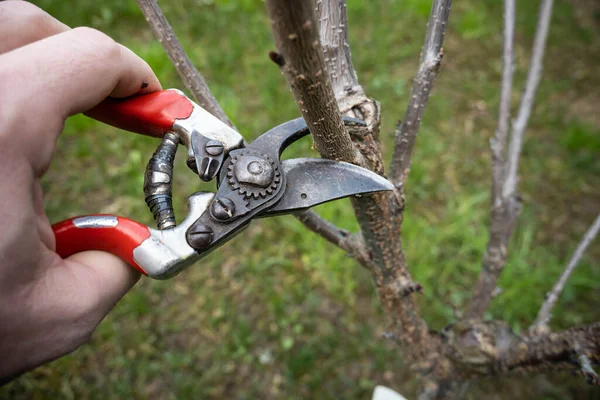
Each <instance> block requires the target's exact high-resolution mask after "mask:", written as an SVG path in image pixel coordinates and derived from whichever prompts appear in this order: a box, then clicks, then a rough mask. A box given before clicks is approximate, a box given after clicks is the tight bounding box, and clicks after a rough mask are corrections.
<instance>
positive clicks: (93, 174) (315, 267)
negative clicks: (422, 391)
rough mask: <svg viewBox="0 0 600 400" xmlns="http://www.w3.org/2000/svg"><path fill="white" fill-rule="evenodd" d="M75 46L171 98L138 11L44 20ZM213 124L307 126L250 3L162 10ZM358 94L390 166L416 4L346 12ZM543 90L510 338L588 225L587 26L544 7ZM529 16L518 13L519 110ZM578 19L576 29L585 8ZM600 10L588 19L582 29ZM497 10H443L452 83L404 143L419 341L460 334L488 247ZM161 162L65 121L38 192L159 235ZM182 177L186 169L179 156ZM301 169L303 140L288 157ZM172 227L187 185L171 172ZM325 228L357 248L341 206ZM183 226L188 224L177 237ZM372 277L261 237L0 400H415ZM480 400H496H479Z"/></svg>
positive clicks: (599, 188) (591, 25)
mask: <svg viewBox="0 0 600 400" xmlns="http://www.w3.org/2000/svg"><path fill="white" fill-rule="evenodd" d="M34 3H36V4H38V5H40V6H41V7H42V8H44V9H45V10H47V11H48V12H49V13H51V14H52V15H54V16H55V17H57V18H58V19H60V20H62V21H63V22H65V23H67V24H69V25H71V26H79V25H88V26H92V27H95V28H97V29H100V30H102V31H104V32H106V33H107V34H109V35H111V36H112V37H113V38H115V39H116V40H118V41H120V42H122V43H123V44H125V45H126V46H128V47H130V48H131V49H132V50H133V51H135V52H136V53H137V54H139V55H140V56H141V57H143V58H144V59H145V60H147V61H148V63H149V64H150V65H151V66H152V68H153V69H154V70H155V72H156V73H157V75H158V76H159V78H160V80H161V81H162V84H163V87H165V88H167V87H178V88H183V85H182V84H181V82H180V81H179V80H178V77H177V74H176V72H175V70H174V68H173V67H172V66H171V64H170V63H169V61H168V59H167V57H166V55H165V53H164V52H163V50H162V47H161V46H160V44H159V43H158V42H157V41H155V40H154V39H153V37H152V34H151V32H150V30H149V29H148V27H147V26H146V25H145V21H144V18H143V17H142V15H141V13H140V12H139V10H138V8H137V6H136V3H135V1H133V0H127V1H124V0H123V1H120V0H105V1H102V2H98V1H92V0H82V1H76V2H75V1H52V0H36V1H34ZM160 3H161V5H162V6H163V9H164V11H165V13H166V15H167V17H168V19H169V20H170V22H171V24H172V25H173V26H174V28H175V31H176V33H177V34H178V35H179V37H180V40H181V41H182V43H183V45H184V47H185V48H186V50H187V51H188V52H189V54H190V56H191V58H192V60H193V61H194V63H195V65H196V66H197V67H198V69H199V70H200V71H201V72H202V73H203V74H204V76H205V78H206V80H207V82H208V83H209V85H210V87H211V89H212V91H213V93H214V95H215V96H216V98H217V99H218V100H219V101H220V103H221V105H222V106H223V108H224V109H225V111H226V113H227V114H228V115H229V116H230V117H231V119H232V120H233V121H234V123H235V124H236V126H237V127H238V128H239V129H240V130H241V132H242V134H244V135H245V136H246V137H247V138H248V139H249V140H250V139H252V138H255V137H256V136H258V135H259V134H261V133H262V132H264V131H266V130H267V129H269V128H271V127H272V126H275V125H277V124H279V123H281V122H284V121H286V120H289V119H293V118H296V117H298V116H299V112H298V110H297V108H296V105H295V103H294V101H293V99H292V96H291V94H290V92H289V90H288V88H287V86H286V83H285V80H284V78H283V77H282V76H281V74H280V72H279V70H278V68H277V66H276V65H274V64H273V63H272V62H271V61H270V60H269V58H268V55H267V54H268V51H269V50H272V49H273V48H274V45H273V41H272V37H271V32H270V27H269V23H268V19H267V17H266V13H265V10H264V5H263V3H262V2H261V1H259V0H238V1H234V0H172V1H162V2H160ZM348 3H349V4H348V13H349V25H350V32H351V33H350V44H351V46H352V49H353V52H352V55H353V59H354V64H355V68H356V69H357V72H358V76H359V80H360V82H361V83H362V85H363V86H364V88H365V90H366V91H367V93H368V94H369V95H370V96H372V97H374V98H376V99H377V100H379V101H380V102H381V104H382V110H383V125H382V131H381V132H382V133H381V137H382V141H383V145H384V149H385V150H386V154H388V155H389V153H390V150H391V148H392V142H393V132H394V127H395V124H396V122H397V120H398V119H399V118H401V117H402V116H403V114H404V107H405V106H406V103H407V97H408V95H409V93H410V88H411V79H412V75H413V74H414V72H415V70H416V65H417V61H418V56H419V50H420V46H421V44H422V41H423V37H424V29H425V24H426V22H427V18H428V15H429V7H430V4H431V1H430V0H403V1H399V0H381V1H377V2H375V1H353V0H349V1H348ZM555 3H556V4H555V11H554V16H553V20H552V27H551V31H550V37H549V45H548V49H547V54H546V58H545V70H544V75H543V79H542V82H541V84H540V88H539V91H538V96H537V100H538V101H537V103H536V106H535V108H534V110H533V115H532V118H531V120H530V124H529V129H528V131H527V136H526V139H525V147H524V151H523V160H522V163H521V167H522V168H521V180H520V189H521V192H522V197H523V200H524V208H523V212H522V215H521V217H520V219H519V223H518V226H517V228H516V233H515V235H514V240H513V241H512V243H511V247H510V249H509V251H510V257H509V263H508V267H507V269H506V271H505V273H504V274H503V276H502V278H501V283H500V285H501V287H502V289H503V293H502V294H501V295H500V296H498V297H497V298H496V299H495V300H494V303H493V305H492V308H491V310H490V313H489V315H488V317H490V318H502V319H505V320H507V321H508V322H509V323H510V324H511V325H512V326H513V328H514V329H515V330H517V331H518V330H522V329H524V328H526V327H527V326H528V324H529V323H530V322H531V321H532V320H533V318H535V315H536V313H537V311H538V309H539V306H540V305H541V302H542V301H543V298H544V293H545V292H547V291H548V290H549V289H550V288H551V287H552V285H553V283H554V281H555V280H556V279H557V277H558V275H559V274H560V272H561V271H562V268H563V265H564V264H565V262H566V261H567V259H568V257H569V256H570V254H571V253H572V252H573V251H574V249H575V246H576V244H577V242H578V240H579V239H580V237H581V236H582V234H583V232H585V230H586V229H587V227H588V226H589V225H590V224H591V222H592V220H593V218H594V217H595V216H596V215H597V214H598V212H599V211H600V117H599V115H600V114H599V113H598V105H599V104H600V76H599V75H598V73H597V69H598V67H597V64H598V60H600V35H599V33H600V19H599V17H598V15H599V14H598V12H599V10H600V8H598V6H596V5H594V3H593V2H591V1H577V0H556V1H555ZM538 4H539V2H538V1H520V2H518V18H517V31H516V44H515V45H516V64H515V66H516V75H515V79H516V82H515V91H514V96H513V104H514V105H517V104H518V99H519V97H520V93H521V88H522V87H523V83H524V79H525V74H526V68H527V65H528V63H529V54H530V48H531V44H532V39H533V35H534V32H535V23H536V18H537V8H538ZM586 7H587V8H586ZM594 10H595V11H594ZM501 15H502V1H500V0H490V1H485V2H482V1H476V0H462V1H458V0H457V1H455V5H454V6H453V10H452V13H451V16H450V25H449V30H448V34H447V37H446V42H445V45H444V63H443V67H442V69H441V72H440V74H439V75H438V79H437V82H436V86H435V89H434V92H433V95H432V98H431V100H430V103H429V106H428V108H427V110H426V113H425V118H424V120H423V126H422V128H421V132H420V136H419V138H418V140H417V148H416V152H415V156H414V161H413V169H412V173H411V175H410V179H409V182H408V183H407V188H406V196H407V211H406V221H405V224H404V228H403V242H404V246H405V250H406V253H407V259H408V262H409V267H410V269H411V272H412V274H413V276H414V277H415V279H416V280H417V281H419V282H420V283H422V284H423V286H424V288H425V293H424V294H423V295H421V298H420V304H421V309H422V313H423V315H424V316H425V317H426V319H427V322H428V323H429V326H430V328H432V329H439V328H442V327H443V326H445V325H446V324H448V323H450V322H452V321H455V320H456V318H457V317H458V316H459V315H460V310H461V309H462V307H463V306H464V305H465V304H466V302H467V301H468V299H469V296H470V293H471V288H472V286H473V283H474V281H475V280H476V278H477V275H478V272H479V270H480V264H481V259H482V254H483V251H484V249H485V245H486V242H487V235H488V232H487V226H488V209H489V207H488V203H489V187H490V175H491V173H490V152H489V146H488V142H489V139H490V138H491V137H492V135H493V132H494V129H495V126H496V116H497V104H498V88H499V81H500V76H501V68H502V64H501V58H500V55H501V50H502V35H501V32H502V18H501ZM156 145H157V142H156V141H155V140H153V139H150V138H146V137H139V136H134V135H132V134H128V133H123V132H120V131H118V130H116V129H114V128H111V127H107V126H105V125H102V124H100V123H97V122H95V121H92V120H90V119H88V118H86V117H83V116H75V117H73V118H71V119H70V120H69V121H68V122H67V124H66V127H65V131H64V133H63V135H62V136H61V137H60V139H59V143H58V151H57V153H56V157H55V161H54V163H53V164H52V167H51V169H50V171H49V172H48V174H47V175H46V176H45V177H44V180H43V184H44V190H45V201H46V210H47V213H48V215H49V217H50V220H51V221H53V222H56V221H59V220H61V219H64V218H66V217H69V216H74V215H78V214H86V213H97V212H102V213H116V214H119V215H124V216H128V217H131V218H135V219H137V220H140V221H143V222H145V223H147V224H149V225H152V222H153V221H152V216H151V214H150V212H149V211H148V210H147V208H146V205H145V203H144V199H143V191H142V184H143V172H144V168H145V163H146V161H147V160H148V158H149V157H150V155H151V154H152V152H153V150H154V148H155V147H156ZM179 153H180V154H179V155H180V156H182V155H183V153H184V152H183V151H180V152H179ZM299 155H302V156H312V157H317V156H318V154H316V153H315V152H314V150H312V149H311V143H310V139H309V138H306V139H304V140H302V141H301V142H300V143H298V144H297V145H296V146H294V148H293V149H290V150H289V151H288V152H287V153H286V156H290V157H294V156H299ZM175 173H176V178H175V183H174V186H175V188H174V190H175V201H176V207H177V211H178V215H179V216H183V215H184V213H185V200H186V198H187V196H188V195H189V194H190V193H192V192H194V191H197V190H200V189H204V190H206V189H212V187H211V186H210V185H206V184H200V182H199V179H198V178H197V177H195V176H194V175H193V174H192V173H191V172H190V171H189V170H187V168H186V166H185V159H184V157H178V160H177V166H176V172H175ZM317 211H318V212H319V213H320V214H321V215H323V216H324V217H326V218H327V219H329V220H331V221H333V222H335V223H336V224H338V225H339V226H342V227H344V228H346V229H350V230H356V229H357V224H356V223H355V221H354V220H353V216H352V209H351V207H350V205H349V203H348V202H347V201H339V202H335V203H332V204H328V205H325V206H320V207H318V208H317ZM180 219H181V218H180ZM599 260H600V247H598V245H596V246H592V248H591V249H590V251H589V252H588V254H587V255H586V256H585V257H584V259H583V260H582V262H581V263H580V265H579V267H578V269H577V270H576V272H575V274H574V276H573V277H572V278H571V280H570V282H569V284H568V286H567V288H566V290H565V292H564V294H563V297H562V298H561V299H560V301H559V304H558V306H557V308H556V310H555V313H554V319H553V327H555V328H557V329H558V328H561V327H567V326H571V325H573V324H582V323H589V322H593V321H596V320H599V319H600V309H599V308H598V307H597V304H598V300H599V296H598V293H599V290H600V265H599ZM385 328H386V324H385V317H384V316H383V315H382V313H381V311H380V308H379V305H378V302H377V298H376V295H375V293H374V290H373V287H372V284H371V280H370V276H369V274H368V273H367V271H365V270H363V269H361V268H360V266H359V265H358V264H357V263H356V262H354V261H353V260H352V259H351V258H349V257H347V256H346V255H345V254H344V253H343V252H342V251H340V250H339V249H337V248H334V247H332V246H331V245H329V244H328V243H326V242H325V241H324V240H323V239H321V238H320V237H318V236H316V235H314V234H313V233H311V232H309V231H308V230H306V229H305V228H304V227H303V226H302V225H301V224H300V223H299V222H298V221H297V220H295V219H294V218H292V217H289V216H286V217H278V218H274V219H269V220H260V221H256V222H255V223H253V225H252V226H251V227H250V228H249V229H248V230H246V231H245V232H244V233H242V234H241V235H239V236H238V237H237V238H236V239H234V240H233V241H232V242H230V243H229V244H227V245H225V246H223V247H221V248H220V249H219V250H217V251H215V252H214V253H212V254H211V255H210V256H209V257H208V258H206V259H205V260H203V261H202V262H200V263H198V264H197V265H195V266H193V267H191V268H190V269H188V270H187V271H185V272H183V273H182V274H181V275H180V276H178V277H176V278H175V279H172V280H170V281H165V282H158V281H151V280H150V279H142V280H141V281H140V282H139V284H138V285H137V286H136V287H135V289H134V290H133V291H132V292H131V293H129V294H128V295H127V296H126V297H125V298H124V300H123V301H121V302H120V303H119V305H118V306H117V307H116V309H115V310H114V312H113V313H111V314H110V315H109V316H108V317H107V318H106V319H105V321H104V322H103V323H102V324H101V325H100V327H99V328H98V330H97V332H96V333H95V334H94V336H93V338H92V340H91V342H90V343H89V344H88V345H86V346H83V347H82V348H80V349H79V350H77V351H76V352H74V353H73V354H71V355H69V356H67V357H65V358H63V359H60V360H58V361H55V362H53V363H50V364H48V365H46V366H43V367H40V368H38V369H37V370H35V371H33V372H31V373H28V374H26V375H24V376H22V377H20V378H18V379H17V380H15V381H14V382H12V383H11V384H9V385H7V386H5V387H3V388H0V398H2V399H4V398H6V399H9V398H10V399H49V398H52V399H75V398H76V399H108V398H115V399H117V398H136V399H137V398H152V399H175V398H194V399H196V398H202V399H222V398H235V399H254V398H260V399H278V398H286V399H308V398H315V399H329V398H344V399H346V398H348V399H369V398H370V393H371V392H372V389H373V387H374V385H376V384H386V385H388V386H391V387H393V388H395V389H396V390H398V391H400V392H402V393H404V394H405V395H408V396H412V395H413V393H414V381H413V380H412V378H411V374H410V373H409V372H408V370H407V367H408V366H407V365H405V364H404V363H403V361H402V358H401V355H400V354H399V353H398V352H397V350H396V349H395V348H394V346H393V345H392V344H390V343H387V342H386V341H385V340H384V339H383V338H382V337H381V334H382V332H384V331H385ZM482 390H485V393H486V394H487V397H488V398H498V399H500V398H502V399H525V398H536V399H548V398H552V399H554V398H556V399H569V398H581V396H587V397H588V398H593V397H594V396H595V398H598V396H600V394H599V392H598V391H597V390H596V391H592V390H590V389H588V388H587V387H586V385H585V383H584V380H583V379H582V378H581V377H572V376H569V375H564V376H563V375H558V376H556V375H552V376H550V375H549V376H541V375H540V376H537V377H535V378H533V379H528V380H523V379H520V378H518V377H515V378H511V379H510V380H506V381H504V382H480V383H476V384H474V385H472V386H471V388H470V390H469V396H470V397H471V398H477V397H478V396H479V395H478V393H479V394H480V393H482V392H481V391H482ZM490 393H493V395H491V394H490Z"/></svg>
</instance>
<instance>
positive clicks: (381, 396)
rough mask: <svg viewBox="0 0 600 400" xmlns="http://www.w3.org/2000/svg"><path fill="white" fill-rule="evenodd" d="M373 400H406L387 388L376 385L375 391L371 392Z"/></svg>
mask: <svg viewBox="0 0 600 400" xmlns="http://www.w3.org/2000/svg"><path fill="white" fill-rule="evenodd" d="M373 400H406V397H404V396H402V395H401V394H400V393H397V392H395V391H393V390H392V389H390V388H389V387H386V386H382V385H377V386H375V391H373Z"/></svg>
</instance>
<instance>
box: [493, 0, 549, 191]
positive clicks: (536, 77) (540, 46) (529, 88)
mask: <svg viewBox="0 0 600 400" xmlns="http://www.w3.org/2000/svg"><path fill="white" fill-rule="evenodd" d="M553 2H554V0H542V3H541V4H540V13H539V17H538V23H537V28H536V32H535V39H534V41H533V51H532V54H531V63H530V65H529V72H528V74H527V82H526V84H525V92H524V93H523V98H522V99H521V105H520V107H519V114H518V115H517V119H516V120H515V121H514V123H513V128H512V136H511V140H510V148H509V151H508V161H507V165H506V170H507V172H506V180H505V181H504V187H503V189H502V196H503V197H504V198H507V197H509V196H512V195H513V194H514V193H515V192H516V189H517V172H518V170H519V158H520V156H521V149H522V148H523V136H524V135H525V129H526V128H527V123H528V122H529V116H530V115H531V109H532V108H533V100H534V97H535V92H536V90H537V86H538V83H539V82H540V78H541V77H542V62H543V60H544V51H545V49H546V40H547V38H548V30H549V28H550V20H551V17H552V5H553Z"/></svg>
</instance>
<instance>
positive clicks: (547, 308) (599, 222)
mask: <svg viewBox="0 0 600 400" xmlns="http://www.w3.org/2000/svg"><path fill="white" fill-rule="evenodd" d="M599 230H600V214H599V215H598V217H596V220H595V221H594V223H593V224H592V226H590V228H589V229H588V231H587V232H586V233H585V235H584V236H583V239H582V240H581V242H580V243H579V245H578V246H577V249H576V250H575V253H573V255H572V256H571V259H570V260H569V263H568V264H567V265H566V268H565V270H564V271H563V273H562V275H561V276H560V278H559V279H558V282H556V284H555V285H554V287H553V288H552V291H550V293H548V295H547V296H546V301H545V302H544V304H543V305H542V308H540V311H539V313H538V315H537V318H536V319H535V323H534V324H533V326H532V327H531V329H532V330H533V331H544V330H545V329H546V328H547V326H548V322H549V321H550V318H551V317H552V314H551V313H552V308H553V307H554V305H555V304H556V301H557V300H558V298H559V296H560V294H561V293H562V291H563V289H564V288H565V285H566V284H567V281H568V280H569V277H570V276H571V274H572V273H573V271H574V270H575V267H577V264H578V263H579V260H580V259H581V257H582V256H583V253H584V252H585V250H586V249H587V248H588V246H589V245H590V244H591V243H592V241H593V240H594V238H595V237H596V236H597V235H598V231H599Z"/></svg>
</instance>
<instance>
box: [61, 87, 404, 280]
mask: <svg viewBox="0 0 600 400" xmlns="http://www.w3.org/2000/svg"><path fill="white" fill-rule="evenodd" d="M88 115H90V116H92V117H93V118H95V119H97V120H100V121H102V122H105V123H108V124H110V125H112V126H115V127H117V128H120V129H124V130H128V131H132V132H136V133H140V134H144V135H147V136H153V137H157V138H161V139H162V140H161V143H160V144H159V146H158V148H157V150H156V151H155V153H154V154H153V156H152V157H151V158H150V161H149V162H148V165H147V168H146V173H145V175H144V194H145V200H146V203H147V204H148V207H149V208H150V210H151V211H152V213H153V215H154V219H155V220H156V222H157V225H158V229H153V228H150V227H148V226H146V225H144V224H141V223H139V222H136V221H133V220H131V219H127V218H123V217H118V216H114V215H86V216H79V217H75V218H71V219H68V220H65V221H62V222H59V223H57V224H54V225H53V226H52V228H53V230H54V234H55V236H56V243H57V250H56V251H57V253H58V254H59V255H60V256H61V257H68V256H69V255H72V254H75V253H78V252H81V251H86V250H103V251H107V252H110V253H113V254H115V255H117V256H118V257H120V258H121V259H123V260H124V261H126V262H127V263H128V264H129V265H131V266H132V267H134V268H136V269H137V270H139V271H140V272H141V273H143V274H144V275H147V276H149V277H152V278H156V279H166V278H170V277H172V276H174V275H176V274H177V273H178V272H180V271H181V270H183V269H184V268H186V267H188V266H190V265H191V264H193V263H195V262H196V261H197V260H199V259H201V258H202V257H204V256H206V255H207V254H209V253H210V252H211V251H212V250H214V249H215V248H217V247H218V246H220V245H222V244H224V243H226V242H227V241H228V240H230V239H231V238H232V237H234V236H235V235H236V234H238V233H239V232H240V231H241V230H243V229H244V228H246V227H247V226H248V225H249V224H250V222H251V221H252V220H253V219H255V218H262V217H271V216H276V215H281V214H289V213H295V212H298V211H302V210H306V209H308V208H310V207H312V206H315V205H318V204H321V203H325V202H328V201H331V200H336V199H340V198H343V197H348V196H353V195H360V194H364V193H370V192H377V191H383V190H392V189H393V185H392V184H391V183H390V182H388V181H387V180H386V179H385V178H383V177H381V176H379V175H377V174H376V173H374V172H371V171H369V170H367V169H364V168H361V167H358V166H356V165H353V164H348V163H345V162H340V161H332V160H325V159H314V158H296V159H289V160H281V159H280V156H281V154H282V153H283V151H284V150H285V149H286V148H287V147H288V146H289V145H291V144H292V143H294V142H295V141H297V140H298V139H300V138H302V137H303V136H306V135H307V134H308V133H310V132H309V129H308V127H307V125H306V123H305V121H304V120H303V119H302V118H298V119H294V120H292V121H288V122H285V123H283V124H281V125H279V126H276V127H275V128H273V129H271V130H269V131H268V132H266V133H264V134H262V135H261V136H260V137H258V138H257V139H256V140H254V141H253V142H252V143H250V144H246V143H245V142H244V138H243V137H242V136H241V135H240V134H239V133H238V132H237V131H236V130H234V129H233V128H231V127H229V126H228V125H226V124H225V123H223V122H222V121H220V120H219V119H218V118H216V117H214V116H213V115H212V114H210V113H209V112H207V111H206V110H204V109H203V108H202V107H200V106H199V105H197V104H195V103H194V102H193V101H191V100H190V99H189V98H188V97H186V96H185V94H183V93H182V92H181V91H179V90H176V89H169V90H162V91H159V92H154V93H151V94H145V95H139V96H135V97H130V98H127V99H107V100H105V101H104V102H103V103H101V104H100V105H99V106H97V107H96V108H94V109H93V110H92V111H90V112H89V113H88ZM344 123H345V124H347V125H364V122H362V121H361V120H358V119H354V118H346V117H345V118H344ZM179 144H182V145H183V146H185V147H187V150H188V158H187V165H188V167H189V168H190V169H191V170H192V171H194V172H195V173H196V174H197V175H198V176H199V177H200V179H202V180H203V181H211V180H215V179H216V183H217V190H216V193H212V192H196V193H193V194H192V195H190V196H189V198H188V215H187V217H186V218H185V219H184V221H182V222H181V223H180V224H177V223H176V220H175V213H174V211H173V206H172V178H173V163H174V159H175V154H176V151H177V148H178V145H179Z"/></svg>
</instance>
